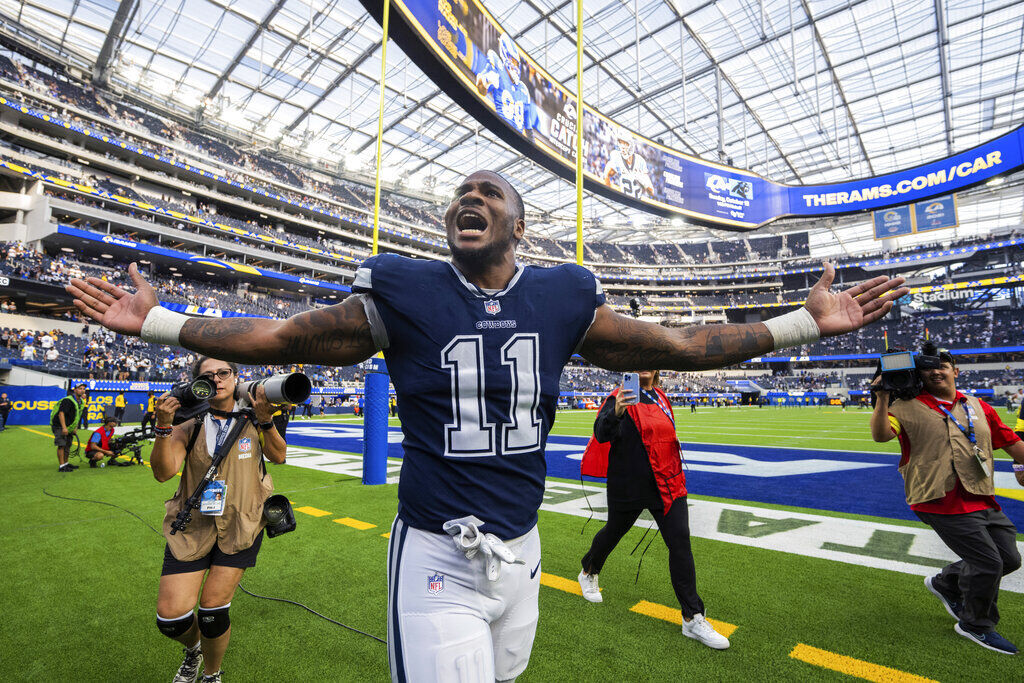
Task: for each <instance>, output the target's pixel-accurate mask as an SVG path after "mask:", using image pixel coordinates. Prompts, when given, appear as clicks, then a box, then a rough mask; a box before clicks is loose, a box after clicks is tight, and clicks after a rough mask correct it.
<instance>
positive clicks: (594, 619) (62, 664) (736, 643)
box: [0, 408, 1024, 681]
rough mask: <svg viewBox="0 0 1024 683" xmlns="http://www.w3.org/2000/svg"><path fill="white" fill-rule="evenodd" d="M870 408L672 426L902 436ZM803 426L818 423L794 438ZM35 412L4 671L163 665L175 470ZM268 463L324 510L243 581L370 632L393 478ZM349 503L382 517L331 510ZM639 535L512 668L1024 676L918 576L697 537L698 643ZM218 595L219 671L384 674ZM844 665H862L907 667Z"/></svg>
mask: <svg viewBox="0 0 1024 683" xmlns="http://www.w3.org/2000/svg"><path fill="white" fill-rule="evenodd" d="M1004 412H1005V411H1004ZM740 415H743V417H744V419H738V418H739V416H740ZM762 415H763V416H764V417H763V418H762V417H761V416H762ZM867 417H868V414H867V411H859V410H857V409H850V410H848V411H847V412H846V413H842V412H840V411H839V409H837V408H825V409H821V410H819V409H817V408H803V409H795V408H788V409H775V408H765V409H761V410H757V409H718V410H715V409H704V410H701V411H700V412H699V413H698V414H697V415H690V414H689V413H688V412H681V413H680V419H679V427H680V435H681V437H682V438H683V439H684V440H688V441H709V442H723V441H729V442H731V443H749V444H752V445H773V444H774V445H788V446H793V445H801V446H807V447H821V448H837V449H848V450H886V451H890V452H893V453H894V454H895V453H896V452H898V451H897V446H896V445H895V442H893V443H890V444H887V445H882V446H879V445H876V444H874V443H873V442H870V441H866V440H863V439H864V438H865V433H866V425H867ZM754 418H757V419H754ZM592 420H593V413H589V414H588V413H575V412H567V413H561V414H560V415H559V419H558V422H557V424H556V429H555V431H556V433H561V434H580V435H582V434H586V433H588V432H589V429H590V426H591V425H592ZM350 421H351V418H349V419H348V420H346V422H350ZM812 427H813V428H814V429H815V430H816V431H817V432H818V433H820V434H822V435H823V436H820V437H814V438H800V439H799V443H794V440H796V439H797V437H802V436H803V435H804V434H807V432H808V431H809V429H810V428H812ZM32 429H34V430H35V431H28V430H25V429H21V428H9V429H8V430H7V431H6V432H3V433H0V481H3V482H4V484H5V486H4V492H5V493H6V496H7V499H6V501H5V502H6V506H5V507H6V509H7V510H8V513H7V514H8V521H7V523H5V524H4V525H3V527H2V528H0V543H2V548H3V549H4V552H3V555H2V559H0V571H2V573H3V577H4V581H3V584H2V586H3V587H2V588H0V601H2V604H3V605H4V616H5V619H4V625H3V628H2V629H0V680H5V681H6V680H14V681H21V680H33V681H39V680H43V681H109V680H116V679H128V680H135V681H161V680H163V681H166V680H169V679H170V678H171V676H172V675H173V673H174V670H175V669H176V667H177V665H178V663H179V662H180V650H179V649H178V646H177V645H176V644H175V643H172V642H171V641H169V640H168V639H166V638H165V637H164V636H162V635H161V634H160V633H159V631H157V629H156V627H155V597H156V585H157V578H158V575H159V570H160V562H161V557H162V552H163V544H164V542H163V540H162V538H161V537H159V536H158V535H157V534H156V533H154V532H153V531H152V530H150V529H149V528H148V527H147V526H146V524H145V523H148V524H150V525H153V526H155V527H158V528H159V525H160V522H161V519H162V517H163V513H164V508H163V501H164V500H165V499H166V498H169V497H170V496H171V494H172V493H173V490H174V488H175V486H176V485H177V481H178V480H177V479H173V480H172V481H169V482H167V483H165V484H158V483H157V482H156V481H154V480H153V478H152V476H151V474H150V472H149V470H148V469H143V468H140V467H131V468H128V467H124V468H106V469H102V470H100V469H93V470H91V469H88V468H87V467H84V468H83V469H80V470H78V471H77V472H75V473H72V474H68V475H62V474H58V473H57V472H56V463H55V460H56V458H55V456H54V452H53V447H52V445H51V444H52V439H51V438H49V436H48V435H47V436H44V435H43V434H45V432H46V431H47V429H46V428H45V427H43V428H32ZM271 471H272V473H273V476H274V479H275V483H276V489H277V491H278V492H282V493H285V494H287V495H288V496H289V498H291V499H292V501H293V503H294V505H295V506H296V507H303V506H308V507H310V508H316V509H319V510H322V511H325V512H327V513H329V514H327V515H324V516H320V517H314V516H310V515H307V514H302V513H300V514H299V515H298V516H299V519H298V523H299V527H298V530H297V531H296V532H295V533H292V534H288V535H286V536H282V537H280V538H277V539H272V540H271V539H268V540H266V541H265V543H264V546H263V550H262V552H261V554H260V559H259V564H258V565H257V567H256V568H255V569H252V570H250V571H249V572H247V574H246V578H245V579H244V580H243V586H245V587H246V588H248V589H249V590H251V591H253V592H256V593H259V594H263V595H271V596H278V597H286V598H289V599H292V600H297V601H300V602H303V603H306V604H307V605H309V606H310V607H311V608H313V609H315V610H318V611H320V612H322V613H324V614H326V615H328V616H330V617H332V618H335V619H338V620H340V621H342V622H344V623H345V624H348V625H349V626H352V627H354V628H358V629H360V630H363V631H366V632H368V633H370V634H373V635H376V636H379V637H382V638H383V637H384V636H385V630H386V622H385V605H386V586H385V581H386V577H385V566H386V553H385V551H386V546H387V540H386V539H385V538H383V537H382V536H381V534H382V533H385V532H387V531H388V529H389V526H390V523H391V521H392V518H393V516H394V511H395V505H396V503H395V486H393V485H390V486H382V487H373V488H370V487H363V486H361V485H360V483H359V481H358V480H357V479H355V478H352V477H347V476H342V475H331V474H327V473H324V472H318V471H313V470H308V469H301V468H298V467H292V466H288V465H284V466H277V467H273V468H272V470H271ZM44 491H45V492H44ZM46 493H50V494H54V495H58V496H64V497H70V498H90V499H95V500H101V501H105V502H109V503H113V504H116V505H119V506H122V507H124V508H126V509H128V510H130V511H131V512H133V513H135V514H137V515H138V516H139V517H141V521H140V519H137V518H136V517H134V516H131V515H129V514H127V513H125V512H124V511H122V510H120V509H117V508H114V507H109V506H105V505H99V504H96V503H88V502H79V501H71V500H64V499H60V498H54V497H50V496H48V495H46ZM346 517H348V518H352V519H356V520H359V521H362V522H367V523H369V524H373V525H375V526H374V527H372V528H368V529H362V530H360V529H356V528H352V527H350V526H346V525H344V524H341V523H335V520H337V519H340V518H346ZM583 521H584V520H583V519H581V518H579V517H571V516H567V515H562V514H557V513H552V512H542V513H541V515H540V527H541V529H540V530H541V538H542V541H543V547H544V552H543V569H542V571H543V572H544V573H545V575H546V576H547V577H549V578H548V583H550V582H552V581H554V579H557V577H562V578H564V579H568V580H570V582H571V583H572V584H574V583H575V577H576V574H577V572H578V571H579V558H580V557H581V556H582V555H583V554H584V553H585V552H586V549H587V548H588V547H589V543H590V540H591V538H592V535H593V533H594V532H596V530H597V528H598V527H597V522H591V523H590V525H589V526H588V527H587V528H586V531H585V533H583V534H581V528H582V527H583ZM144 522H145V523H144ZM641 535H642V530H641V529H635V530H633V531H632V532H631V533H630V534H629V535H628V536H627V537H626V539H624V540H623V542H622V543H621V544H620V546H619V547H618V548H617V550H616V551H615V553H614V554H613V555H612V557H611V559H610V560H609V561H608V563H607V565H606V567H605V570H604V571H603V572H602V574H601V586H602V588H603V589H604V596H605V602H604V603H603V604H601V605H592V604H590V603H587V602H585V601H583V599H582V598H580V597H579V596H577V595H573V594H570V593H568V592H564V591H562V590H559V589H557V588H554V587H548V586H545V587H542V588H541V594H540V610H541V619H540V625H539V627H538V632H537V639H536V642H535V645H534V650H533V657H532V659H531V663H530V666H529V668H528V669H527V671H526V673H525V674H524V675H523V676H521V677H520V679H519V680H520V681H665V680H701V681H705V680H710V681H741V680H747V681H769V680H771V681H779V680H786V681H788V680H825V681H831V680H844V679H845V680H856V679H853V678H851V677H850V676H849V675H845V674H841V673H836V672H834V671H830V670H827V669H825V668H821V667H819V666H815V665H811V664H808V663H805V662H803V661H798V660H797V659H795V658H793V657H791V656H790V653H791V652H793V651H794V648H796V647H797V646H799V645H801V644H802V645H805V646H810V647H811V648H818V649H820V650H824V651H828V652H830V653H834V654H835V655H842V656H845V657H851V658H855V659H857V660H861V661H862V662H867V663H871V664H875V665H883V666H886V667H891V668H893V669H896V670H898V671H899V672H904V673H906V674H914V675H916V676H921V677H925V678H927V679H932V680H938V681H975V680H983V681H1021V680H1024V666H1022V664H1021V662H1020V659H1019V658H1013V657H1007V656H1004V655H1000V654H996V653H992V652H988V651H986V650H983V649H982V648H980V647H978V646H976V645H973V644H971V643H968V642H967V641H966V640H964V639H963V638H961V637H960V636H957V635H955V634H954V632H953V628H952V627H953V620H952V619H951V618H950V617H949V616H948V615H947V614H946V613H945V611H944V610H943V609H942V608H941V607H940V605H939V603H938V602H937V601H936V600H935V598H934V597H932V596H931V595H930V594H929V593H928V592H927V591H926V590H925V588H924V586H923V584H922V581H921V577H919V576H913V575H907V574H903V573H899V572H891V571H883V570H877V569H871V568H867V567H859V566H856V565H851V564H845V563H839V562H833V561H830V560H822V559H814V558H806V557H802V556H798V555H793V554H789V553H783V552H777V551H771V550H764V549H759V548H751V547H747V546H741V545H735V544H731V543H725V542H720V541H712V540H708V539H704V538H695V539H693V547H694V555H695V558H696V561H697V573H698V581H699V586H700V591H701V594H702V596H703V598H704V600H705V603H706V604H707V611H708V616H709V617H711V618H712V619H716V620H718V621H721V622H726V623H728V624H732V625H734V626H736V630H735V632H734V633H733V634H732V635H731V637H730V638H731V640H732V647H731V648H730V649H729V650H727V651H724V652H716V651H711V650H709V649H707V648H705V647H704V646H702V645H700V644H698V643H696V642H694V641H691V640H688V639H685V638H683V637H682V636H681V635H680V634H679V627H678V626H676V625H674V624H672V623H669V622H668V621H663V620H661V619H658V618H655V617H652V616H648V615H646V614H640V613H637V612H634V611H631V608H633V607H634V606H636V605H638V604H640V603H642V602H643V601H646V602H648V603H655V604H656V605H663V606H667V607H669V608H676V609H677V608H678V604H677V603H676V602H675V599H674V596H673V594H672V590H671V586H670V583H669V579H668V568H667V552H666V549H665V546H664V544H663V543H662V542H661V540H660V539H658V540H655V542H654V543H653V544H652V545H651V546H650V549H649V550H648V552H647V554H646V556H645V558H644V560H643V566H642V569H641V571H640V573H639V580H638V581H635V579H636V575H637V558H638V555H639V551H638V552H637V554H636V555H634V556H632V557H631V556H630V555H629V551H630V550H631V549H632V548H633V546H634V545H635V544H636V543H637V541H638V540H639V539H640V536H641ZM550 577H554V579H552V578H550ZM1000 611H1001V614H1002V622H1001V625H1000V631H1001V632H1002V633H1003V635H1005V636H1007V637H1008V638H1009V639H1010V640H1011V641H1014V642H1017V643H1018V644H1019V645H1020V644H1024V595H1020V594H1016V593H1009V592H1005V591H1004V592H1003V594H1002V596H1001V599H1000ZM231 612H232V614H231V616H232V625H233V630H232V642H231V647H230V649H229V650H228V653H227V656H226V658H225V661H224V671H225V680H226V681H243V680H244V681H256V680H260V681H264V680H266V681H270V680H303V681H383V680H387V677H388V674H387V662H386V647H385V645H383V644H381V643H380V642H377V641H375V640H372V639H371V638H368V637H366V636H363V635H359V634H357V633H353V632H351V631H348V630H345V629H342V628H339V627H338V626H335V625H333V624H330V623H328V622H326V621H323V620H321V619H318V618H316V617H314V616H312V615H310V614H309V613H307V612H305V611H303V610H301V609H300V608H297V607H294V606H291V605H287V604H283V603H277V602H270V601H266V600H258V599H255V598H252V597H249V596H248V595H244V594H241V593H239V594H238V595H236V597H235V599H234V601H233V604H232V610H231ZM822 656H825V657H827V655H822ZM852 670H853V671H855V672H859V673H861V674H863V675H865V676H875V677H874V678H871V680H894V681H895V680H915V679H901V678H899V677H891V678H888V679H884V678H879V674H878V672H877V671H875V670H872V669H870V668H864V667H863V666H861V668H859V669H856V668H854V669H852ZM883 673H884V672H883ZM892 676H897V672H893V673H892ZM916 680H920V679H916Z"/></svg>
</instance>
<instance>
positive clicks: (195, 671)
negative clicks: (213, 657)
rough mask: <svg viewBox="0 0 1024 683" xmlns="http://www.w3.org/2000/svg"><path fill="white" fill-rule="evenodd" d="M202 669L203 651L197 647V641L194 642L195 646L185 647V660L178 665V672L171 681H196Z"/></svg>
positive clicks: (183, 682)
mask: <svg viewBox="0 0 1024 683" xmlns="http://www.w3.org/2000/svg"><path fill="white" fill-rule="evenodd" d="M202 670H203V653H202V651H201V650H200V649H199V643H196V645H195V647H191V648H188V647H187V648H185V661H183V662H182V663H181V666H180V667H178V672H177V673H176V674H175V675H174V680H173V681H172V682H171V683H196V680H197V679H200V678H202V676H201V675H200V674H199V672H200V671H202Z"/></svg>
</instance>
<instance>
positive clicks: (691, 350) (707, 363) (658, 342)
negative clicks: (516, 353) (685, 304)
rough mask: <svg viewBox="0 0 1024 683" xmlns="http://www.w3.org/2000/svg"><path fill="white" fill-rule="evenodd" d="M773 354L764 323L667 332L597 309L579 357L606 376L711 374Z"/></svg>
mask: <svg viewBox="0 0 1024 683" xmlns="http://www.w3.org/2000/svg"><path fill="white" fill-rule="evenodd" d="M773 348H774V342H773V340H772V335H771V333H770V332H769V331H768V328H767V327H765V325H764V323H753V324H749V325H694V326H691V327H682V328H674V329H673V328H669V327H662V326H661V325H655V324H654V323H647V322H642V321H640V320H634V319H633V318H629V317H627V316H624V315H622V314H620V313H616V312H615V311H613V310H612V309H611V307H609V306H607V305H605V306H601V307H600V308H598V309H597V315H596V316H595V318H594V324H593V325H591V326H590V330H589V331H588V332H587V336H586V338H585V339H584V340H583V347H582V348H581V349H580V354H581V355H582V356H583V357H584V358H586V359H587V360H588V361H590V362H591V363H593V364H594V365H598V366H600V367H602V368H605V369H608V370H710V369H712V368H721V367H724V366H726V365H733V364H735V363H739V362H740V361H744V360H747V359H748V358H753V357H754V356H760V355H762V354H765V353H768V352H769V351H771V350H772V349H773Z"/></svg>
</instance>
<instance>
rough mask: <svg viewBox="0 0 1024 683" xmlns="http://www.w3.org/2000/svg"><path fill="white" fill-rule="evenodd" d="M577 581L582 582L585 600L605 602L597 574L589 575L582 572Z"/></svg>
mask: <svg viewBox="0 0 1024 683" xmlns="http://www.w3.org/2000/svg"><path fill="white" fill-rule="evenodd" d="M576 580H577V581H579V582H580V588H582V589H583V599H584V600H589V601H590V602H604V598H602V597H601V589H600V588H598V587H597V574H588V573H586V572H585V571H582V570H581V571H580V575H579V576H577V577H576Z"/></svg>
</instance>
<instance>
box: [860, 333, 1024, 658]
mask: <svg viewBox="0 0 1024 683" xmlns="http://www.w3.org/2000/svg"><path fill="white" fill-rule="evenodd" d="M928 350H929V349H928V348H927V345H926V350H925V354H924V355H932V354H930V353H928V352H927V351H928ZM938 358H939V361H940V363H938V367H934V368H927V369H920V370H918V373H919V375H920V377H921V383H922V385H923V391H922V392H921V393H920V394H918V395H917V396H916V397H915V398H912V399H910V400H896V401H894V402H892V403H890V400H889V392H888V391H884V390H882V389H881V380H882V378H881V377H877V378H876V379H875V381H874V382H872V391H874V393H875V397H876V399H877V400H876V403H875V408H874V412H873V413H872V415H871V436H872V438H873V439H874V440H875V441H877V442H879V443H881V442H885V441H890V440H891V439H893V438H897V437H898V438H899V441H900V451H901V457H900V465H899V468H900V474H902V475H903V480H904V485H905V489H906V495H907V504H909V505H910V509H911V510H913V511H914V513H915V514H916V515H917V516H918V517H919V518H920V519H921V521H923V522H924V523H925V524H927V525H928V526H930V527H932V528H933V529H934V530H935V533H937V534H938V535H939V538H941V539H942V541H943V543H945V544H946V545H947V546H948V547H949V549H950V550H952V551H953V552H954V553H955V554H956V555H957V556H958V557H960V558H962V559H960V560H958V561H957V562H953V563H952V564H949V565H947V566H946V567H945V568H943V570H942V571H941V572H939V573H938V574H937V575H935V576H930V577H928V578H926V579H925V585H926V586H927V587H928V590H929V591H931V592H932V593H933V594H934V595H935V596H936V597H937V598H939V600H940V601H941V602H942V604H943V606H944V607H945V608H946V611H947V612H949V613H950V615H951V616H953V617H954V618H956V619H957V624H956V625H955V626H954V629H955V630H956V632H957V633H959V634H960V635H962V636H964V637H965V638H967V639H968V640H971V641H972V642H975V643H977V644H979V645H981V646H982V647H985V648H988V649H989V650H993V651H995V652H1001V653H1003V654H1016V653H1017V647H1016V646H1015V645H1014V644H1013V643H1011V642H1010V641H1008V640H1007V639H1006V638H1003V637H1002V636H1001V635H999V633H997V632H996V630H995V627H996V624H997V623H999V610H998V609H997V607H996V600H997V599H998V596H999V582H1000V580H1001V579H1002V577H1003V576H1005V575H1006V574H1009V573H1011V572H1013V571H1016V570H1017V569H1018V568H1019V567H1020V565H1021V559H1020V553H1019V552H1018V551H1017V529H1016V528H1015V527H1014V525H1013V523H1012V522H1010V520H1009V518H1007V516H1006V515H1005V514H1003V512H1002V510H1001V508H1000V507H999V503H997V502H996V499H995V495H994V494H995V487H994V481H993V473H994V468H995V462H994V458H993V456H992V451H993V450H995V449H998V448H1002V449H1003V450H1005V451H1006V452H1007V453H1009V454H1010V456H1011V457H1012V458H1013V459H1014V460H1015V461H1016V462H1018V463H1024V443H1022V442H1021V439H1020V437H1018V436H1017V435H1016V434H1014V433H1013V432H1012V431H1011V430H1010V428H1009V427H1007V426H1006V425H1004V424H1003V423H1002V421H1001V420H1000V419H999V416H998V415H997V414H996V411H995V410H993V409H992V407H991V406H990V405H988V404H987V403H985V402H984V401H981V400H979V399H977V398H974V397H973V396H965V395H964V394H962V393H960V392H959V391H957V389H956V378H957V376H958V375H959V374H960V371H959V369H958V368H957V367H956V362H955V361H954V360H953V356H952V354H950V353H949V352H948V351H938ZM1020 474H1021V473H1020V472H1018V473H1017V475H1018V481H1020Z"/></svg>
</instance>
